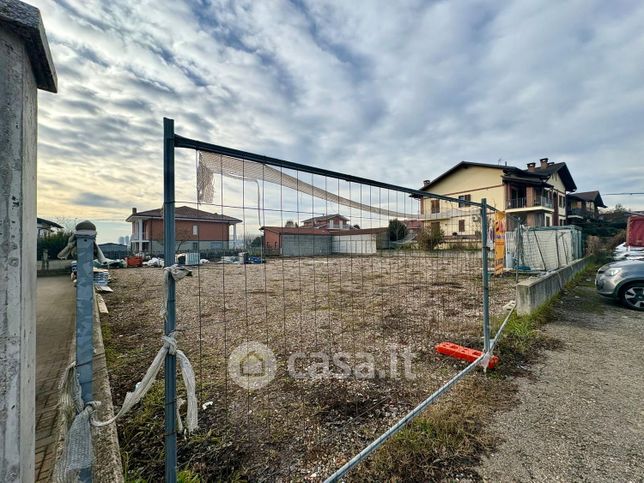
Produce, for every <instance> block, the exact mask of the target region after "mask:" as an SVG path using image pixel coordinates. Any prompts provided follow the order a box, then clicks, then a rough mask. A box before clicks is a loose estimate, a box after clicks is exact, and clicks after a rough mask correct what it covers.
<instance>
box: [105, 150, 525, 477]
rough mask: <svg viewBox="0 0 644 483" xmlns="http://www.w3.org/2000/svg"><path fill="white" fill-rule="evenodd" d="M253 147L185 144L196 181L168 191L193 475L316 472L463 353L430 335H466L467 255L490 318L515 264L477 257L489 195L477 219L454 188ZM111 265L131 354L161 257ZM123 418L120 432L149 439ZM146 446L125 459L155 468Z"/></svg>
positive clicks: (185, 453) (142, 342)
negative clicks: (118, 269)
mask: <svg viewBox="0 0 644 483" xmlns="http://www.w3.org/2000/svg"><path fill="white" fill-rule="evenodd" d="M183 147H186V146H185V145H184V146H183ZM228 151H229V150H228ZM258 158H259V156H258V155H252V158H251V157H245V156H244V155H232V154H220V153H217V152H213V151H209V150H202V151H199V150H197V151H196V171H197V183H196V189H195V192H196V194H195V197H194V199H189V200H176V203H175V225H176V226H175V232H176V243H175V254H174V255H175V259H176V261H177V262H179V263H183V264H185V265H187V266H188V267H190V268H191V269H192V276H190V277H186V278H184V279H183V280H182V281H181V282H180V283H178V284H177V285H176V331H177V341H178V345H179V348H181V349H182V350H183V351H185V353H186V355H187V356H188V358H189V359H190V361H191V362H192V364H193V367H194V369H195V372H196V376H197V377H196V379H197V381H196V382H197V394H198V399H199V404H200V406H201V411H200V414H199V428H200V429H199V431H198V432H197V433H196V434H193V435H191V436H189V437H187V438H186V439H185V440H181V441H180V442H179V444H178V449H179V452H178V466H179V468H184V467H187V468H190V469H191V470H193V471H194V472H195V473H198V474H199V475H200V477H201V478H203V479H204V480H206V481H210V480H224V479H235V478H237V479H252V480H260V481H264V480H271V481H273V480H302V479H310V480H322V479H323V478H325V477H327V476H329V475H330V474H332V473H333V472H334V471H335V470H337V469H338V468H339V467H340V466H342V465H343V464H344V463H345V462H347V461H348V460H349V459H350V458H351V457H353V456H354V455H356V454H357V453H358V452H359V451H361V450H362V449H363V448H364V447H365V446H366V445H368V444H369V443H371V442H372V441H373V440H374V438H376V437H378V436H379V435H381V434H383V432H385V431H387V429H388V428H390V427H391V426H392V425H393V424H394V423H396V422H397V421H399V420H400V419H401V418H402V417H403V416H405V415H407V414H408V413H409V412H410V411H411V410H412V409H414V408H416V407H417V406H418V404H419V403H420V402H421V401H424V400H426V398H427V397H428V396H429V395H430V394H432V393H434V392H435V391H437V390H439V388H441V387H443V386H444V384H445V383H446V382H447V381H450V380H452V378H454V376H456V375H458V374H459V373H461V371H462V370H463V369H464V368H465V367H467V365H468V363H467V362H464V361H460V360H456V359H449V358H446V357H444V356H441V355H439V354H437V353H436V351H435V346H436V344H438V343H441V342H445V341H449V342H453V343H456V344H460V345H463V346H467V347H471V348H475V349H483V312H484V305H483V276H484V274H483V270H482V267H483V256H486V257H487V258H488V265H489V273H488V274H486V275H488V276H489V278H488V280H489V293H490V304H489V305H490V312H491V316H492V318H493V319H500V318H502V317H501V316H502V315H504V314H505V313H506V312H505V311H504V309H503V307H504V306H505V305H506V304H507V303H508V302H509V301H510V300H512V299H513V298H514V296H515V279H514V276H511V275H510V276H507V275H504V274H503V271H502V270H501V272H499V273H497V274H496V275H495V274H494V272H495V254H494V252H495V250H494V239H495V236H496V233H495V226H496V225H495V221H498V220H497V218H498V217H497V215H496V214H495V212H494V211H493V210H490V212H489V213H488V217H487V219H486V221H487V223H485V222H484V220H483V219H482V217H481V207H480V206H478V205H477V204H475V203H471V202H469V201H466V200H458V199H452V198H448V197H443V196H437V195H434V194H431V193H421V192H413V191H414V190H407V189H404V188H399V187H395V186H392V185H386V184H384V183H378V182H370V181H368V180H364V179H363V180H360V181H356V178H354V177H350V176H348V175H342V174H340V173H332V172H329V171H322V170H315V169H312V168H311V169H307V167H304V166H301V165H298V166H300V167H293V165H292V164H291V165H290V166H287V165H275V164H272V165H271V164H270V163H263V162H261V161H259V160H258ZM410 191H412V192H413V193H410ZM485 225H487V226H488V227H490V231H489V234H488V238H489V239H490V243H489V244H488V246H487V248H488V250H485V251H484V250H483V246H482V238H483V236H482V235H483V233H482V232H483V230H484V226H485ZM486 233H488V232H487V230H486ZM144 235H147V236H144V237H143V238H145V239H146V240H147V239H149V240H152V239H154V238H155V237H154V236H153V235H151V234H149V233H146V234H144ZM156 238H158V236H157V237H156ZM158 243H159V244H160V246H161V249H160V250H159V251H163V248H164V247H163V239H161V240H159V241H158ZM150 248H152V247H150ZM484 254H485V255H484ZM514 258H518V256H517V255H515V256H514ZM170 263H172V261H170V260H166V265H169V264H170ZM120 276H121V275H120ZM121 277H122V278H121V280H119V282H118V283H119V284H120V287H121V288H122V289H124V292H127V290H126V289H128V288H130V289H134V288H137V290H138V293H137V297H138V300H139V303H138V306H137V307H136V308H135V309H134V310H133V313H131V314H128V315H129V316H130V317H132V316H136V317H137V320H140V321H141V325H140V327H138V328H136V329H135V328H134V327H132V326H130V325H126V321H125V320H124V321H123V322H122V323H121V321H118V320H115V325H114V327H115V330H120V331H121V332H124V331H125V332H126V335H125V336H124V337H123V338H122V339H119V341H120V343H122V344H128V346H129V347H132V348H133V352H132V354H135V355H136V356H137V357H140V356H146V354H147V353H149V352H151V351H152V350H153V349H156V348H157V347H158V337H159V330H158V328H159V326H158V307H159V306H160V305H163V289H162V287H163V271H162V270H161V269H160V268H146V269H141V270H133V271H131V272H130V271H129V270H128V271H125V273H124V274H123V275H122V276H121ZM128 293H129V292H128ZM129 296H130V295H123V297H124V298H127V297H129ZM115 319H116V317H115ZM119 337H121V336H120V335H119ZM148 347H151V348H152V349H149V350H148ZM147 355H149V354H147ZM144 358H145V359H146V360H147V359H149V357H144ZM129 361H131V363H132V364H136V359H135V358H134V357H132V358H131V359H130V360H129ZM129 361H121V362H120V364H121V367H123V366H124V365H125V364H126V363H127V362H129ZM121 372H123V371H121ZM134 372H136V371H134ZM137 374H138V372H137ZM156 389H157V390H160V389H161V387H158V386H157V388H156ZM118 392H119V391H118V390H117V394H116V398H117V399H118V396H119V394H118ZM154 394H158V393H155V392H154V391H153V395H154ZM178 396H179V398H184V395H183V394H182V389H181V387H179V388H178ZM155 414H157V417H160V414H159V413H155ZM131 431H132V432H131V433H128V435H129V436H132V438H133V439H134V440H136V442H137V446H136V447H137V448H138V447H139V446H144V447H148V446H149V445H147V444H143V442H149V441H148V440H150V441H156V444H157V446H158V444H159V442H160V441H159V439H158V438H159V434H158V433H156V434H155V433H152V432H150V434H147V433H146V432H145V431H140V430H134V429H132V430H131ZM155 438H156V439H155ZM126 441H127V440H126ZM127 444H128V443H127V442H126V445H127ZM137 451H138V449H137ZM144 457H145V455H144ZM162 464H163V462H162V461H159V460H158V459H153V458H148V459H147V460H146V462H145V467H139V468H137V470H140V473H141V474H142V475H144V476H145V477H148V478H152V479H154V478H156V477H160V476H161V475H162V474H163V467H162Z"/></svg>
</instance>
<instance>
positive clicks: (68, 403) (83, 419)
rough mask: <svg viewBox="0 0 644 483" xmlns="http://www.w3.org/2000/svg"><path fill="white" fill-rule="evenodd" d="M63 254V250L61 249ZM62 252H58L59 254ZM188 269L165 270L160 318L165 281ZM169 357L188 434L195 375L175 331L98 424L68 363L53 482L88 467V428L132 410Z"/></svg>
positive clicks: (93, 405)
mask: <svg viewBox="0 0 644 483" xmlns="http://www.w3.org/2000/svg"><path fill="white" fill-rule="evenodd" d="M63 251H64V250H63ZM61 253H62V252H61ZM190 274H191V272H190V270H187V269H186V268H184V267H179V266H178V265H172V266H170V267H166V268H165V290H164V299H165V300H164V306H163V310H162V311H161V315H162V316H163V317H164V318H165V315H166V304H167V296H168V280H169V277H172V278H174V280H181V279H182V278H184V277H186V276H187V275H190ZM167 354H171V355H174V356H176V358H177V360H178V362H179V367H180V368H181V377H182V379H183V383H184V385H185V387H186V394H187V400H188V401H187V402H188V407H187V410H186V424H185V429H186V431H187V432H188V433H191V432H192V431H194V430H196V429H197V428H198V421H197V415H198V414H197V412H198V406H197V396H196V392H195V389H196V382H195V372H194V370H193V368H192V365H191V364H190V360H189V359H188V357H187V356H186V355H185V354H184V352H183V351H181V350H179V349H177V340H176V339H175V332H172V333H171V334H169V335H164V336H163V346H162V347H161V348H160V349H159V351H158V352H157V354H156V356H155V357H154V359H153V360H152V363H151V364H150V367H149V368H148V370H147V371H146V373H145V375H144V376H143V379H141V381H140V382H138V383H137V384H136V385H135V386H134V391H132V392H128V393H127V394H126V395H125V399H124V400H123V405H122V406H121V409H120V410H119V411H118V413H116V415H114V416H113V417H112V418H110V419H108V420H106V421H100V420H98V419H97V418H96V415H95V411H96V409H97V408H99V407H100V405H101V403H100V401H90V402H88V403H86V404H85V405H83V400H82V397H81V387H80V384H79V381H78V374H77V372H76V365H75V364H71V365H70V366H69V367H68V368H67V374H66V376H65V383H64V387H63V393H62V394H61V398H60V404H61V405H63V407H64V408H66V409H67V410H68V411H69V412H70V413H73V416H72V417H73V421H72V424H71V425H70V427H69V430H68V432H67V435H66V438H65V451H64V455H63V459H62V461H61V462H59V464H57V471H56V475H55V480H56V481H73V480H74V478H75V476H74V475H76V473H77V472H78V471H79V470H82V469H84V468H88V467H90V466H91V465H92V463H93V461H94V453H93V450H92V431H91V426H94V427H97V428H100V427H103V426H107V425H109V424H112V423H113V422H114V421H116V420H117V419H119V418H120V417H122V416H123V415H125V414H126V413H127V412H128V411H130V409H132V408H133V407H134V406H135V405H136V404H137V403H138V402H139V401H141V399H143V398H144V397H145V395H146V394H147V392H148V391H149V390H150V388H151V387H152V384H154V381H155V380H156V377H157V374H158V373H159V370H160V369H161V367H162V366H163V363H164V360H165V356H166V355H167ZM182 405H183V400H181V399H178V400H177V429H178V431H179V432H183V430H184V425H183V423H182V421H181V415H180V411H179V410H180V408H181V406H182Z"/></svg>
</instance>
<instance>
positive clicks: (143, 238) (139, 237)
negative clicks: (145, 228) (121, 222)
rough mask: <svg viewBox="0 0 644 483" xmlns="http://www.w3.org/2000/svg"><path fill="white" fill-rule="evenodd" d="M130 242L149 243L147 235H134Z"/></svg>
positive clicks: (131, 236)
mask: <svg viewBox="0 0 644 483" xmlns="http://www.w3.org/2000/svg"><path fill="white" fill-rule="evenodd" d="M130 241H135V242H140V241H149V239H148V234H147V233H143V234H141V233H132V235H130Z"/></svg>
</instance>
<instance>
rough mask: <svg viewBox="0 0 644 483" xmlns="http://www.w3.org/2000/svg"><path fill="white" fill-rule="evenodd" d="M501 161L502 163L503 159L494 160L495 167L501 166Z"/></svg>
mask: <svg viewBox="0 0 644 483" xmlns="http://www.w3.org/2000/svg"><path fill="white" fill-rule="evenodd" d="M501 161H503V158H499V159H497V160H496V164H497V166H501ZM505 165H506V166H507V165H508V163H507V162H506V163H505Z"/></svg>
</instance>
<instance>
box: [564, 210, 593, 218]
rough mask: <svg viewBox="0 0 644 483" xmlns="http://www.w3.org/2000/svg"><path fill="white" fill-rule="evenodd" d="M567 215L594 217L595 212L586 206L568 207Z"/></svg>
mask: <svg viewBox="0 0 644 483" xmlns="http://www.w3.org/2000/svg"><path fill="white" fill-rule="evenodd" d="M568 216H580V217H582V218H595V212H594V211H593V210H589V209H587V208H568Z"/></svg>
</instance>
